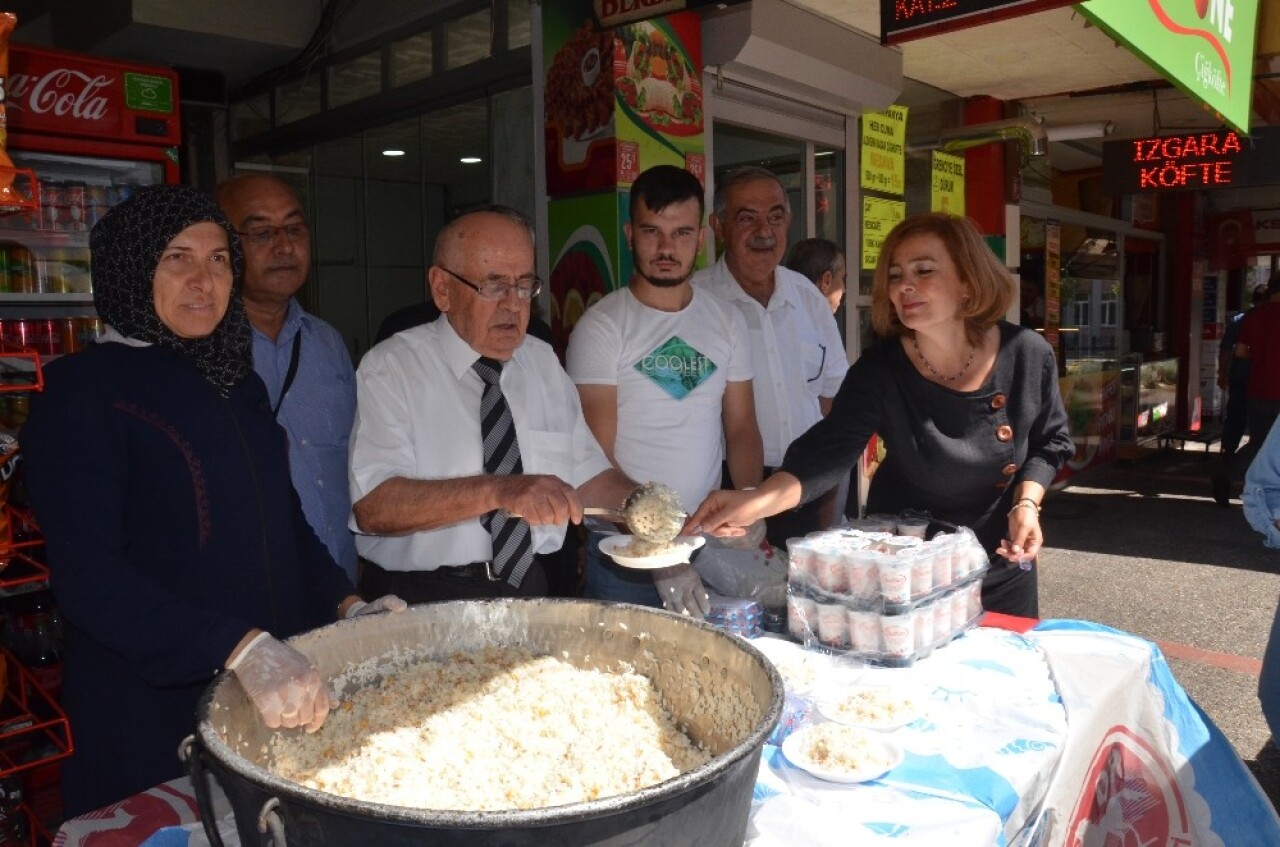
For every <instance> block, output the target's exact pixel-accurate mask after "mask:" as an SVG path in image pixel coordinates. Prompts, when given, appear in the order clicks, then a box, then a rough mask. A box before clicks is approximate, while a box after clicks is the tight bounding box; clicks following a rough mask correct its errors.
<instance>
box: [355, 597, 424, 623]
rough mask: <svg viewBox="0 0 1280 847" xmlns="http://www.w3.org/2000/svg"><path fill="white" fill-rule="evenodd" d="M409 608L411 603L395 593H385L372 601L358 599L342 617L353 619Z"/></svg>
mask: <svg viewBox="0 0 1280 847" xmlns="http://www.w3.org/2000/svg"><path fill="white" fill-rule="evenodd" d="M407 608H409V604H408V603H406V602H404V601H403V600H401V599H400V598H399V597H397V596H396V595H394V594H383V595H382V596H381V597H379V598H378V599H377V600H374V601H373V602H372V603H366V602H364V601H363V600H357V601H356V602H354V603H352V604H351V605H350V606H348V607H347V613H346V614H345V615H343V616H342V617H343V618H344V619H347V620H349V619H351V618H354V617H355V616H357V615H376V614H378V613H379V612H391V613H393V614H394V613H396V612H403V611H404V610H405V609H407Z"/></svg>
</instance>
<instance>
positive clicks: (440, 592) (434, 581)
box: [360, 556, 547, 605]
mask: <svg viewBox="0 0 1280 847" xmlns="http://www.w3.org/2000/svg"><path fill="white" fill-rule="evenodd" d="M540 558H541V557H540V556H534V558H533V564H532V565H530V566H529V571H528V573H526V574H525V575H524V580H523V581H522V582H521V583H520V587H519V588H512V587H511V585H510V583H507V582H505V581H504V582H493V581H490V580H489V579H487V578H486V577H485V576H484V575H483V574H479V575H475V574H462V573H460V572H458V571H457V570H455V569H452V568H438V569H436V570H434V571H389V570H387V569H385V568H382V567H380V566H378V565H375V564H374V563H373V562H370V561H369V560H368V559H365V560H363V561H362V562H361V564H362V565H363V567H362V569H361V573H360V596H361V597H363V598H364V599H366V600H376V599H377V598H379V597H381V596H382V595H384V594H394V595H396V596H397V597H399V598H400V599H401V600H404V601H405V602H406V603H408V604H409V605H416V604H418V603H435V602H437V601H440V600H478V599H483V598H488V597H545V596H547V573H546V571H545V570H544V569H543V567H542V562H540V561H539V559H540Z"/></svg>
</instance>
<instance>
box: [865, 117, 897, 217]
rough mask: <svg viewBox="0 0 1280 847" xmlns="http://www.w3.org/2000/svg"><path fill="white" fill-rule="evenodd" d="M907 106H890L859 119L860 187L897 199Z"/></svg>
mask: <svg viewBox="0 0 1280 847" xmlns="http://www.w3.org/2000/svg"><path fill="white" fill-rule="evenodd" d="M906 151H907V107H906V106H890V107H889V108H888V109H886V110H885V111H883V112H867V113H866V114H864V115H863V116H862V163H861V164H862V167H861V168H859V171H860V173H861V177H860V184H861V186H862V187H863V188H865V189H868V190H870V191H880V192H883V193H885V194H897V195H899V196H901V195H902V193H903V192H904V191H905V190H906V185H907V176H906V174H907V168H906V164H905V162H906Z"/></svg>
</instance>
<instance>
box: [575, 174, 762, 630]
mask: <svg viewBox="0 0 1280 847" xmlns="http://www.w3.org/2000/svg"><path fill="white" fill-rule="evenodd" d="M703 212H704V209H703V192H702V186H701V184H700V183H699V182H698V180H697V178H696V177H694V176H693V175H692V174H690V173H689V172H688V171H686V170H683V169H682V168H677V167H674V166H671V165H659V166H657V167H653V168H650V169H649V170H647V171H645V172H644V173H642V174H641V175H640V177H639V178H638V179H637V180H636V181H635V183H634V185H633V186H632V189H631V221H630V223H627V224H626V225H625V226H624V228H623V229H624V232H625V233H626V237H627V243H628V245H629V246H630V247H631V254H632V258H633V260H634V266H635V272H634V274H633V275H632V277H631V282H630V284H629V285H628V286H627V287H625V288H621V289H619V290H617V291H614V292H613V293H611V294H609V295H608V296H606V297H605V298H604V299H602V300H601V301H600V302H598V303H596V304H595V305H594V306H592V307H591V308H590V309H588V310H587V312H586V313H585V314H584V315H583V316H582V318H581V320H579V321H578V324H577V325H576V326H575V327H574V330H573V335H572V337H571V338H570V339H569V351H568V356H567V368H566V369H567V370H568V372H569V376H570V377H571V378H572V379H573V381H574V383H575V384H576V385H577V386H578V394H579V396H580V397H581V398H582V410H583V413H584V415H585V416H586V420H587V425H588V426H589V427H590V428H591V431H592V433H593V434H594V435H595V437H596V440H597V441H598V442H599V443H600V446H601V448H603V450H604V452H605V454H606V455H607V456H608V457H609V459H610V461H612V462H613V464H614V466H615V467H617V468H618V469H620V470H621V471H622V472H623V473H626V474H628V475H630V476H631V477H632V478H633V479H636V480H641V481H657V482H663V483H666V484H667V485H670V486H671V487H672V488H674V489H675V490H676V492H677V493H678V494H679V495H680V500H681V502H682V504H683V505H684V506H685V508H686V509H692V508H693V507H695V506H697V505H698V504H699V503H701V502H702V499H703V498H704V497H705V496H706V495H707V493H708V492H710V491H711V490H712V489H715V488H719V487H720V477H721V468H722V465H721V463H722V461H725V460H727V462H728V466H729V473H730V476H731V477H732V478H733V483H734V485H735V486H737V487H739V488H741V487H746V486H752V485H756V484H758V483H759V482H760V479H761V476H762V472H763V465H764V459H763V448H762V445H761V440H760V430H759V428H758V427H757V425H756V417H755V400H754V394H753V391H752V386H751V377H752V365H751V351H750V350H749V349H748V348H747V346H746V344H747V338H748V334H747V328H746V321H745V319H744V318H743V317H742V315H741V314H740V313H739V312H738V310H737V309H735V308H734V307H733V306H731V305H729V304H727V303H725V302H723V301H721V300H720V299H718V298H717V297H715V296H714V295H712V294H710V293H708V292H706V291H697V290H695V289H694V288H693V286H692V285H690V284H689V278H690V276H692V274H693V265H694V262H695V261H696V259H697V256H698V252H699V251H700V250H701V249H702V244H703V240H704V239H705V237H706V231H705V229H704V228H703V226H702V217H703ZM591 536H592V537H591V543H590V546H589V548H588V557H587V585H586V596H588V597H593V598H597V599H604V600H618V601H625V602H629V603H640V604H643V605H650V606H656V605H658V604H659V602H662V603H663V604H664V605H666V606H668V608H675V609H676V610H677V611H687V612H688V613H690V614H697V613H698V612H699V611H701V612H705V611H706V605H705V604H706V594H705V592H704V591H703V589H702V585H701V583H700V582H699V581H698V577H697V574H696V573H694V571H693V568H692V566H690V565H684V566H681V567H679V568H675V569H671V570H670V571H634V570H627V569H625V568H621V567H619V566H618V565H616V564H615V563H613V562H612V561H611V560H610V559H608V558H607V557H605V556H603V555H601V554H600V552H599V537H600V535H599V533H597V532H595V531H593V532H592V534H591Z"/></svg>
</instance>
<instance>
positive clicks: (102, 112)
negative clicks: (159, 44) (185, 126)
mask: <svg viewBox="0 0 1280 847" xmlns="http://www.w3.org/2000/svg"><path fill="white" fill-rule="evenodd" d="M4 97H5V105H6V111H7V113H8V125H9V129H10V130H12V131H14V132H20V133H37V134H42V135H64V136H74V137H77V138H93V139H102V140H106V141H126V142H142V143H146V144H159V145H166V146H172V145H176V144H177V143H178V141H179V137H180V134H181V126H180V125H179V121H178V77H177V74H175V73H174V72H173V71H171V70H169V69H168V68H162V67H154V66H151V65H136V64H133V63H130V62H114V61H104V60H102V59H98V58H96V57H94V56H85V55H83V54H79V53H67V52H63V51H61V50H44V49H36V48H32V47H27V46H24V45H20V44H14V45H10V47H9V76H8V78H7V79H6V80H4Z"/></svg>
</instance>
